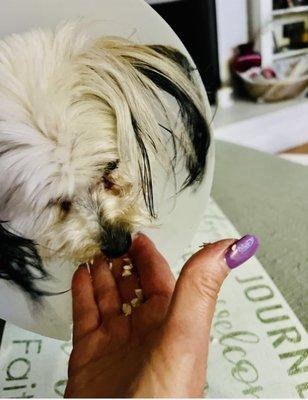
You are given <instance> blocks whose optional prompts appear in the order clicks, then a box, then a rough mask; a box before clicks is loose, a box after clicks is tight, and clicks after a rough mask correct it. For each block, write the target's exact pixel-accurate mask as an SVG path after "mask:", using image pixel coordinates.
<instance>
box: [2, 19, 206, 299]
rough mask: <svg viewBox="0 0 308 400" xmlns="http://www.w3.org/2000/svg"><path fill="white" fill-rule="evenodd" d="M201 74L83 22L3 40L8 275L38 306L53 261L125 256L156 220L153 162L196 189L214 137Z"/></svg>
mask: <svg viewBox="0 0 308 400" xmlns="http://www.w3.org/2000/svg"><path fill="white" fill-rule="evenodd" d="M194 74H195V68H194V67H193V66H192V65H191V63H190V62H189V60H188V59H187V58H186V57H185V56H184V55H183V54H182V53H181V52H179V51H178V50H176V49H174V48H172V47H168V46H162V45H143V44H137V43H134V42H132V41H129V40H126V39H123V38H117V37H98V38H97V37H96V38H93V37H90V35H88V34H87V29H86V28H85V27H84V26H80V23H78V22H76V21H68V22H65V23H61V24H60V25H59V26H58V27H57V28H56V29H55V30H54V31H52V30H47V29H35V30H33V31H30V32H26V33H24V34H14V35H11V36H9V37H6V38H4V39H3V40H2V41H0V171H1V174H0V278H2V279H5V280H8V281H10V282H11V283H12V284H15V285H18V286H19V287H20V288H21V289H23V290H24V291H25V292H26V293H28V294H29V295H30V296H31V297H32V298H34V299H38V298H39V297H41V296H42V295H44V292H43V291H42V290H40V289H39V287H38V280H39V279H45V278H46V277H47V272H46V271H45V269H44V262H45V261H46V260H50V259H52V258H53V257H55V255H57V257H59V256H61V257H63V258H64V259H66V260H69V261H70V262H71V263H72V264H73V265H78V264H80V263H83V262H87V261H89V260H91V259H92V258H93V257H94V256H95V255H96V254H98V253H103V254H104V255H105V256H106V257H107V258H109V259H112V258H116V257H119V256H121V255H123V254H125V253H126V252H127V251H128V250H129V248H130V245H131V241H132V239H131V237H132V234H133V233H134V232H135V231H137V230H138V229H140V227H142V226H148V225H151V224H152V223H155V219H156V218H157V213H156V209H155V204H154V200H153V199H154V196H153V193H154V190H155V181H154V180H153V161H154V160H156V161H157V162H159V163H160V164H161V165H163V167H164V168H165V170H166V171H169V172H170V175H173V176H174V179H176V175H177V172H176V168H177V165H178V163H179V162H181V163H183V165H184V167H185V171H186V172H185V174H186V178H185V180H184V182H181V187H180V188H178V190H184V189H187V188H188V187H192V188H195V187H198V185H199V184H200V182H201V181H202V179H203V177H204V171H205V168H206V159H207V153H208V149H209V146H210V132H209V126H208V121H207V115H206V111H205V105H204V100H203V98H202V96H201V94H200V92H199V90H198V85H197V84H196V82H195V77H194ZM175 104H176V105H177V108H176V110H177V113H178V115H177V118H176V122H174V109H175ZM175 191H177V189H175Z"/></svg>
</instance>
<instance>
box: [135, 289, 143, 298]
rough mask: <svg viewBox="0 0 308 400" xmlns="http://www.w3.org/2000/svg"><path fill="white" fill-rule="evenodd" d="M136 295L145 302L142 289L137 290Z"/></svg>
mask: <svg viewBox="0 0 308 400" xmlns="http://www.w3.org/2000/svg"><path fill="white" fill-rule="evenodd" d="M135 294H136V296H137V298H138V299H140V300H143V293H142V289H135Z"/></svg>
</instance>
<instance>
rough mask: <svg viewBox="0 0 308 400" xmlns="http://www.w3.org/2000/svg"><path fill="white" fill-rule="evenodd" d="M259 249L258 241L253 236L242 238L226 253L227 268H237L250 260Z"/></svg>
mask: <svg viewBox="0 0 308 400" xmlns="http://www.w3.org/2000/svg"><path fill="white" fill-rule="evenodd" d="M258 248H259V240H258V239H257V238H256V237H255V236H253V235H246V236H243V237H242V239H240V240H238V241H237V242H235V243H234V244H233V245H232V246H231V247H229V249H228V250H227V253H226V256H225V258H226V262H227V264H228V266H229V268H231V269H233V268H237V267H239V266H240V265H242V264H243V263H244V262H245V261H247V260H248V259H249V258H251V257H252V256H253V255H254V254H255V253H256V251H257V250H258Z"/></svg>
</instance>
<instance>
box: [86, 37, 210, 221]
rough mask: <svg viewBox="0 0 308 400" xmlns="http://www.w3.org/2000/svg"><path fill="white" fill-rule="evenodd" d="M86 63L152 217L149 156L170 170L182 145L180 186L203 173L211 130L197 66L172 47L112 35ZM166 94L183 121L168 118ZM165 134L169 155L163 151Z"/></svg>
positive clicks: (171, 110) (197, 179) (122, 156)
mask: <svg viewBox="0 0 308 400" xmlns="http://www.w3.org/2000/svg"><path fill="white" fill-rule="evenodd" d="M85 62H86V66H87V67H88V68H89V70H90V73H89V74H90V75H91V74H92V77H91V78H90V79H89V81H88V82H89V83H88V85H87V86H88V87H90V89H92V94H94V95H95V96H99V97H100V98H102V99H103V100H104V102H105V103H107V104H108V105H109V106H110V107H111V109H112V110H113V112H114V113H115V117H116V129H117V135H118V148H119V153H120V159H121V161H124V162H125V161H129V162H127V165H132V164H134V163H135V165H134V170H135V171H137V174H139V176H140V182H141V186H142V190H143V194H144V199H145V203H146V205H147V208H148V210H149V212H150V214H151V215H152V216H154V215H155V210H154V204H153V187H152V173H151V162H150V160H151V157H152V155H153V156H154V157H156V159H159V160H161V161H162V163H164V164H167V163H168V164H169V166H170V165H171V166H172V168H173V170H174V166H175V163H176V162H177V156H178V154H179V152H178V150H179V149H180V150H181V152H180V153H181V155H182V157H184V160H185V165H186V170H187V176H186V179H185V181H184V182H183V185H182V188H186V187H188V186H191V185H193V184H194V183H197V182H200V181H201V180H202V178H203V175H204V170H205V167H206V155H207V152H208V149H209V146H210V130H209V126H208V123H207V117H206V111H205V104H204V99H203V98H202V96H201V94H200V92H199V90H198V85H197V84H196V83H195V81H194V78H193V71H194V70H195V68H193V67H192V66H191V64H190V62H189V61H188V59H187V58H186V57H185V56H184V55H183V54H182V53H180V52H179V51H177V50H176V49H173V48H171V47H167V46H158V45H157V46H155V45H152V46H146V45H137V44H134V43H131V42H129V41H126V40H122V39H114V38H103V39H100V40H99V41H98V42H97V43H96V45H95V46H94V47H93V48H92V49H91V50H90V51H89V52H88V53H87V55H86V57H85ZM95 75H96V76H95ZM166 93H167V94H168V95H171V96H172V97H173V98H174V99H175V100H176V102H177V104H178V106H179V116H180V119H181V122H182V123H181V124H179V123H178V122H179V121H177V123H176V124H172V122H171V117H170V116H171V115H173V114H174V108H173V107H172V105H171V104H172V102H170V101H169V100H170V99H168V96H166ZM158 114H159V115H160V116H161V117H163V118H162V119H163V120H164V121H167V123H168V125H167V126H166V125H165V124H162V123H160V117H159V116H158ZM169 139H171V142H172V144H173V154H172V155H170V152H169V153H168V154H167V150H166V148H167V146H166V143H167V141H168V140H169ZM167 158H168V162H166V159H167Z"/></svg>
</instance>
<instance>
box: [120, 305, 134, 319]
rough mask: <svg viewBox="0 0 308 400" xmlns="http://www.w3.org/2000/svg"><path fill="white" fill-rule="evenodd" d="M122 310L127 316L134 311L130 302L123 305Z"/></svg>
mask: <svg viewBox="0 0 308 400" xmlns="http://www.w3.org/2000/svg"><path fill="white" fill-rule="evenodd" d="M122 311H123V314H124V315H125V317H128V316H129V315H131V313H132V306H131V305H130V304H128V303H124V304H123V305H122Z"/></svg>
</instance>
